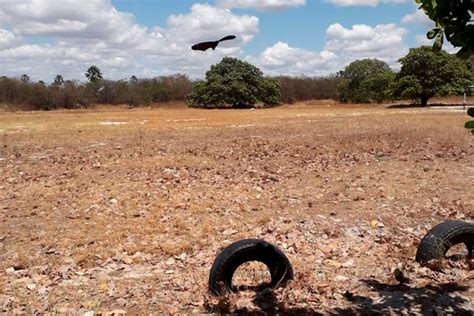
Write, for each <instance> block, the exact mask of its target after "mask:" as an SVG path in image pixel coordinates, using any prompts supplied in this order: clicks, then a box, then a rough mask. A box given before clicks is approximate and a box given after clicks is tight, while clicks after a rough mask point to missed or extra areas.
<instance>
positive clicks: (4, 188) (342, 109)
mask: <svg viewBox="0 0 474 316" xmlns="http://www.w3.org/2000/svg"><path fill="white" fill-rule="evenodd" d="M465 120H466V116H465V114H464V113H463V112H461V111H456V110H446V109H442V110H433V109H387V108H386V107H384V106H354V105H344V106H340V105H337V104H330V103H326V102H306V103H301V104H297V105H295V106H283V107H280V108H275V109H261V110H197V109H187V108H185V107H183V106H180V105H178V106H175V107H172V108H164V107H157V108H153V109H134V110H126V109H107V110H104V109H96V110H88V111H57V112H56V111H55V112H41V113H2V114H0V144H1V146H0V170H1V173H0V219H1V221H2V226H1V227H0V288H1V289H2V290H0V311H2V307H3V309H4V311H12V310H22V311H26V310H27V308H29V310H31V311H34V310H37V311H40V312H42V311H46V310H49V311H65V310H66V311H67V309H68V308H70V309H72V310H83V311H84V310H88V309H90V308H91V306H90V303H86V301H93V302H95V300H97V299H98V298H102V296H101V295H102V294H101V293H102V292H101V291H102V290H101V284H102V288H103V287H104V286H103V284H104V282H105V284H106V285H107V289H108V290H107V293H106V296H105V297H104V298H103V301H100V308H101V309H104V310H107V309H113V308H121V309H126V310H128V311H130V312H132V313H133V312H135V313H140V312H152V311H153V312H172V313H173V312H198V311H205V306H207V305H206V304H205V302H204V301H206V300H207V298H206V295H207V294H206V282H207V274H208V272H209V269H210V266H211V264H212V260H213V258H214V256H215V255H216V254H217V251H218V250H219V249H221V248H222V247H224V246H226V245H227V244H229V243H230V242H232V241H235V240H237V239H242V238H251V237H259V238H264V239H266V240H268V241H270V242H273V243H275V244H277V245H278V246H279V247H281V248H282V249H283V250H284V251H285V253H286V254H287V255H288V256H289V258H290V261H291V262H292V263H293V265H294V270H295V272H297V277H298V281H297V282H296V283H295V284H294V285H293V287H292V288H291V290H292V292H291V293H281V295H284V296H281V297H285V299H287V300H288V304H289V305H291V304H293V306H296V307H298V308H303V307H304V308H309V307H311V308H313V309H314V310H317V311H322V312H328V311H331V310H332V309H331V307H330V306H331V304H332V306H334V307H341V308H343V307H344V308H349V307H350V306H352V303H351V302H347V301H345V300H344V298H342V297H341V295H339V296H337V295H332V294H331V292H330V291H329V290H328V289H332V290H333V289H334V288H339V289H340V290H341V291H342V293H344V290H351V291H359V292H360V293H364V295H370V293H369V294H367V291H366V290H360V285H357V286H356V284H355V283H351V282H339V281H334V279H332V278H334V277H335V276H337V275H340V274H343V275H346V276H347V277H348V278H350V279H351V280H362V279H364V278H369V277H373V278H376V279H377V280H379V281H380V282H388V281H387V280H388V279H389V278H390V276H389V274H390V273H388V272H387V271H390V268H391V267H393V264H395V263H396V262H397V261H399V262H401V261H403V262H407V261H408V262H411V261H410V260H412V259H411V258H412V256H413V255H414V252H415V251H416V238H420V237H421V236H422V235H423V234H424V232H426V229H427V228H428V227H430V225H432V224H433V223H437V222H438V221H440V220H442V219H443V218H447V217H451V218H462V217H464V218H467V219H471V220H472V219H473V214H474V206H473V204H472V203H471V202H472V200H474V196H473V194H472V190H469V189H468V183H472V180H473V178H474V168H473V167H472V166H474V155H473V144H474V140H473V138H472V137H469V135H468V134H467V132H466V131H465V130H464V129H463V123H464V121H465ZM374 218H377V219H379V220H380V221H382V222H383V223H384V224H385V227H386V228H385V230H386V232H385V233H386V235H387V236H389V237H390V238H391V242H390V243H388V244H384V243H378V242H377V240H379V239H377V238H379V237H380V236H378V235H374V234H372V233H370V231H369V232H367V231H366V230H367V229H369V228H368V224H367V223H368V222H369V221H370V220H371V219H374ZM354 227H355V228H357V229H359V230H361V232H362V233H363V234H362V235H364V236H365V237H361V238H363V239H361V240H358V239H356V240H352V241H351V240H349V239H350V238H349V239H348V238H347V235H345V234H346V232H347V230H348V229H351V228H354ZM406 229H408V230H410V229H411V231H410V234H412V235H413V236H414V237H410V235H409V234H407V233H406V232H403V231H404V230H406ZM371 238H372V239H371ZM354 245H355V246H356V248H355V249H351V247H352V246H354ZM400 245H402V246H400ZM399 246H400V247H399ZM387 247H389V248H387ZM390 247H392V248H390ZM387 253H390V259H387V258H386V257H387ZM348 256H349V257H348ZM350 257H352V260H353V261H354V262H353V263H352V264H353V265H351V266H350V267H347V268H344V267H343V268H340V267H339V266H338V265H337V264H336V266H338V267H337V268H334V267H333V266H332V264H334V263H331V262H329V263H328V262H327V261H324V260H332V261H335V262H343V261H344V262H345V261H348V260H349V259H350ZM171 259H172V260H171ZM391 265H392V266H391ZM11 267H16V268H17V269H16V270H18V271H15V272H14V273H7V272H6V270H7V269H9V268H11ZM1 283H3V284H1ZM28 284H35V286H34V288H33V289H30V288H28V286H27V285H28ZM1 285H3V286H1ZM326 285H327V286H326ZM298 286H300V287H298ZM30 287H32V286H30ZM356 288H357V289H359V290H356ZM295 293H299V294H300V296H298V297H295V296H294V295H295ZM303 294H304V295H303ZM372 294H373V293H372ZM464 294H465V293H464ZM285 295H286V296H285ZM292 295H293V296H292ZM465 295H466V294H465ZM470 295H471V299H472V292H471V294H470ZM203 300H204V301H203ZM305 300H307V302H310V304H309V303H304V302H305ZM311 302H313V303H311ZM88 304H89V305H88ZM94 304H95V303H94ZM308 304H309V305H308ZM334 304H336V305H334ZM307 305H308V306H307ZM460 306H461V305H460ZM471 306H472V305H471ZM372 307H373V306H372ZM376 307H377V306H376ZM376 307H374V308H373V310H377V308H376ZM413 308H415V307H413ZM300 311H301V309H300Z"/></svg>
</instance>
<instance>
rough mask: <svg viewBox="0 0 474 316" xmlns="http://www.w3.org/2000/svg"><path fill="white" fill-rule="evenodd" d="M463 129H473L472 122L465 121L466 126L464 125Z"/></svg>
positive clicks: (473, 122) (473, 123) (473, 124)
mask: <svg viewBox="0 0 474 316" xmlns="http://www.w3.org/2000/svg"><path fill="white" fill-rule="evenodd" d="M464 127H465V128H474V121H467V122H466V124H464Z"/></svg>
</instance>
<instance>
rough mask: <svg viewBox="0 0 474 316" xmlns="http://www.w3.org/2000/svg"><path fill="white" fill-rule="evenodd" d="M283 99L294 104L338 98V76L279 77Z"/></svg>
mask: <svg viewBox="0 0 474 316" xmlns="http://www.w3.org/2000/svg"><path fill="white" fill-rule="evenodd" d="M276 80H278V81H279V82H280V92H281V100H282V101H283V102H284V103H289V104H292V103H294V102H298V101H307V100H321V99H334V100H336V99H337V98H338V92H337V85H336V77H334V76H329V77H321V78H309V77H299V78H298V77H277V78H276Z"/></svg>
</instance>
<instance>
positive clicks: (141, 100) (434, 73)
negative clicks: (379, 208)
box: [0, 46, 474, 110]
mask: <svg viewBox="0 0 474 316" xmlns="http://www.w3.org/2000/svg"><path fill="white" fill-rule="evenodd" d="M399 62H400V63H401V65H402V67H401V69H400V71H399V72H394V71H393V70H392V69H390V67H389V65H388V64H387V63H385V62H383V61H381V60H378V59H362V60H356V61H354V62H352V63H350V64H349V65H347V66H346V67H345V68H344V69H343V70H341V71H339V72H338V73H337V74H335V75H331V76H326V77H287V76H280V77H272V78H269V77H264V75H263V73H262V72H261V71H260V69H258V68H257V67H255V66H254V65H251V64H249V63H247V62H244V61H240V60H238V59H235V58H229V57H225V58H224V59H223V60H222V61H221V62H220V63H218V64H216V65H213V66H211V69H210V70H209V71H208V72H207V73H206V79H205V80H199V81H191V80H190V79H189V78H188V77H187V76H186V75H183V74H176V75H172V76H161V77H157V78H152V79H139V78H137V77H136V76H132V77H131V78H129V79H127V80H117V81H113V80H107V79H104V78H103V74H102V72H101V70H100V69H99V68H98V67H97V66H91V67H89V69H87V72H86V73H85V77H86V78H87V82H86V83H79V82H77V81H71V80H64V78H63V77H62V76H61V75H56V77H54V80H53V82H52V83H51V84H49V85H47V84H45V83H44V82H42V81H39V82H32V81H31V80H30V78H29V77H28V75H26V74H24V75H22V76H21V77H20V78H18V79H17V78H8V77H0V106H1V104H3V105H8V106H10V107H12V108H16V109H24V110H52V109H61V108H64V109H74V108H84V107H88V106H90V105H92V104H112V105H116V104H127V105H129V106H130V107H134V106H141V105H150V104H152V103H155V102H170V101H186V102H188V104H189V105H191V106H195V107H207V108H210V107H211V108H212V107H236V108H237V107H249V106H254V105H255V104H263V105H267V106H275V105H279V104H282V103H287V104H291V103H294V102H298V101H306V100H312V99H334V100H339V101H341V102H352V103H369V102H377V103H380V102H384V101H387V100H396V99H411V100H417V102H418V103H420V104H422V105H426V104H427V102H428V100H429V99H430V98H432V97H433V96H446V95H459V94H462V93H463V91H464V89H465V88H466V87H467V86H469V85H470V84H472V83H471V82H472V80H473V79H474V75H473V70H472V69H470V65H469V63H468V62H466V60H463V59H460V58H458V57H456V56H454V55H450V54H448V53H446V52H445V51H442V50H441V51H438V52H436V51H433V50H432V49H431V48H430V47H426V46H422V47H419V48H413V49H411V50H410V52H409V53H408V54H407V55H406V56H405V57H402V58H401V59H400V60H399Z"/></svg>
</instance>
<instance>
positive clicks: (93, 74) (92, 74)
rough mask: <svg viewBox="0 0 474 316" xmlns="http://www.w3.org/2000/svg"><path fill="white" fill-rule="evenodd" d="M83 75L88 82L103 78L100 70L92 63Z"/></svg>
mask: <svg viewBox="0 0 474 316" xmlns="http://www.w3.org/2000/svg"><path fill="white" fill-rule="evenodd" d="M85 75H86V77H87V79H89V81H90V82H97V81H99V80H101V79H103V78H102V72H101V71H100V69H99V67H97V66H94V65H92V66H90V67H89V69H87V72H86V73H85Z"/></svg>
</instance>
